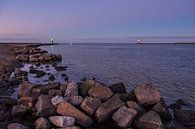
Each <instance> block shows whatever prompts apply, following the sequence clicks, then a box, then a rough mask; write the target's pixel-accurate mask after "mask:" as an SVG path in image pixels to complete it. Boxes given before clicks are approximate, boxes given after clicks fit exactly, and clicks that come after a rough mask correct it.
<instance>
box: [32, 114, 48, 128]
mask: <svg viewBox="0 0 195 129" xmlns="http://www.w3.org/2000/svg"><path fill="white" fill-rule="evenodd" d="M34 126H35V129H50V127H51V125H50V123H49V121H48V120H47V119H46V118H44V117H41V118H38V119H37V120H36V121H35V123H34Z"/></svg>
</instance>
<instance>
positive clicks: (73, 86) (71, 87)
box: [64, 82, 78, 97]
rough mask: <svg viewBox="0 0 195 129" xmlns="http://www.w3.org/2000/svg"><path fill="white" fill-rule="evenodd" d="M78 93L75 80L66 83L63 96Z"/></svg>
mask: <svg viewBox="0 0 195 129" xmlns="http://www.w3.org/2000/svg"><path fill="white" fill-rule="evenodd" d="M76 95H78V86H77V84H76V83H75V82H69V83H68V84H67V88H66V91H65V94H64V96H67V97H70V96H76Z"/></svg>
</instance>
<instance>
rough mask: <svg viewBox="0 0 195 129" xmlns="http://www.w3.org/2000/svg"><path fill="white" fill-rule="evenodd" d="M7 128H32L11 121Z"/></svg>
mask: <svg viewBox="0 0 195 129" xmlns="http://www.w3.org/2000/svg"><path fill="white" fill-rule="evenodd" d="M7 129H30V128H29V127H27V126H25V125H23V124H20V123H11V124H9V125H8V126H7Z"/></svg>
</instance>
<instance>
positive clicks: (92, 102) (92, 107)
mask: <svg viewBox="0 0 195 129" xmlns="http://www.w3.org/2000/svg"><path fill="white" fill-rule="evenodd" d="M100 104H101V101H100V99H97V98H93V97H85V99H84V101H83V103H82V104H81V106H80V107H81V109H82V110H84V111H85V112H86V113H87V114H89V115H92V114H93V113H94V112H95V111H96V110H97V108H98V107H99V106H100Z"/></svg>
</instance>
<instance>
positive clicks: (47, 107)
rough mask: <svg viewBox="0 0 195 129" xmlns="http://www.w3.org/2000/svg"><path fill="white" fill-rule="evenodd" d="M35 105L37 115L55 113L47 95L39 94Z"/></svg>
mask: <svg viewBox="0 0 195 129" xmlns="http://www.w3.org/2000/svg"><path fill="white" fill-rule="evenodd" d="M35 107H36V110H37V116H41V117H42V116H51V115H53V114H54V113H55V108H54V106H53V105H52V103H51V98H50V97H49V96H48V95H40V96H39V98H38V101H37V103H36V105H35Z"/></svg>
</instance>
